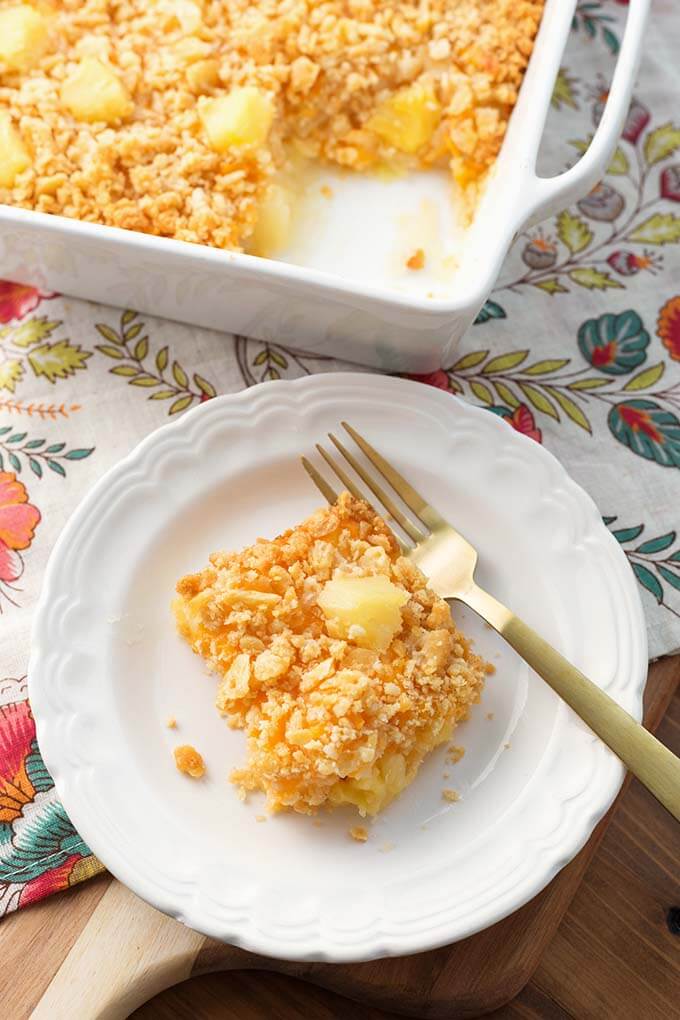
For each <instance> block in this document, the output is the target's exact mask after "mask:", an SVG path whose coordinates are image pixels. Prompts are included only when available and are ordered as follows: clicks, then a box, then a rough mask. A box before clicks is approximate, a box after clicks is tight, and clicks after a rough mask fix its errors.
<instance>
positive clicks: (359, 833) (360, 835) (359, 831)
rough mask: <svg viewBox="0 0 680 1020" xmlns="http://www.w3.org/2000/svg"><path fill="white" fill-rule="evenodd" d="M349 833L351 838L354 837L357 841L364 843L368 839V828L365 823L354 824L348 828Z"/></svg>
mask: <svg viewBox="0 0 680 1020" xmlns="http://www.w3.org/2000/svg"><path fill="white" fill-rule="evenodd" d="M349 834H350V836H351V837H352V839H355V840H356V841H357V843H365V842H366V840H367V839H368V829H367V828H366V826H365V825H355V826H353V827H352V828H351V829H350V830H349Z"/></svg>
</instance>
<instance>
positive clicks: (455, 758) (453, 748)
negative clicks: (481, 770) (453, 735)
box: [446, 744, 465, 765]
mask: <svg viewBox="0 0 680 1020" xmlns="http://www.w3.org/2000/svg"><path fill="white" fill-rule="evenodd" d="M464 754H465V748H464V747H458V746H457V745H456V744H449V748H448V750H447V752H446V760H447V762H448V763H449V765H457V764H458V762H459V761H460V760H461V758H462V757H463V755H464Z"/></svg>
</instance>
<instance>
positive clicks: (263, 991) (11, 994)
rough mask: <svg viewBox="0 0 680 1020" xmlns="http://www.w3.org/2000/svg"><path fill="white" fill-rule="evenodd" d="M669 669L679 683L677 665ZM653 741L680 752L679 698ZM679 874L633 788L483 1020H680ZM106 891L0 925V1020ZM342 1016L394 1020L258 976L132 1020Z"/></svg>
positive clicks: (658, 826) (97, 889) (23, 1001)
mask: <svg viewBox="0 0 680 1020" xmlns="http://www.w3.org/2000/svg"><path fill="white" fill-rule="evenodd" d="M675 663H676V666H677V670H678V674H679V675H680V657H679V658H677V659H676V660H675ZM665 668H668V664H667V663H666V664H665ZM657 734H658V736H659V737H660V739H661V740H662V741H663V742H664V743H665V744H667V745H668V746H669V747H671V748H672V749H673V750H674V751H675V753H676V754H677V753H680V688H678V690H676V694H675V697H674V698H673V701H672V702H671V704H670V706H669V709H668V711H667V713H666V716H665V718H664V719H663V721H662V723H661V725H660V726H659V728H658V731H657ZM679 864H680V830H679V829H678V825H677V823H675V822H674V821H673V819H672V818H671V817H670V815H668V814H667V813H666V812H665V811H664V809H663V808H661V807H660V806H659V805H658V804H657V803H656V801H655V800H654V799H653V798H652V797H651V796H650V795H649V794H648V793H647V792H646V791H645V790H644V789H643V788H642V787H641V786H640V784H639V783H637V782H636V781H633V782H632V783H631V785H630V786H629V788H628V789H627V791H626V792H625V793H624V794H623V796H622V798H621V800H620V803H619V806H618V808H617V810H616V813H615V815H614V818H613V821H612V822H611V824H610V826H609V828H608V829H607V832H606V834H605V836H604V839H603V840H602V843H601V844H600V846H599V848H598V850H597V852H596V855H595V857H594V858H593V860H592V862H591V864H590V866H589V868H588V871H587V873H586V876H585V879H584V880H583V882H582V884H581V887H580V889H579V891H578V893H577V894H576V897H575V898H574V900H573V902H572V904H571V906H570V908H569V910H568V911H567V913H566V915H565V917H564V919H563V921H562V924H561V926H560V928H559V929H558V931H557V935H556V936H555V938H554V939H553V941H552V942H551V943H550V945H549V947H548V949H547V951H546V952H545V954H544V957H543V959H542V961H541V963H540V965H539V967H538V969H537V970H536V971H535V973H534V975H533V978H532V979H531V981H530V982H529V984H528V985H527V986H526V987H525V988H524V990H523V991H522V992H521V993H520V995H519V996H518V997H517V998H516V999H515V1000H514V1001H513V1002H512V1003H510V1004H509V1005H508V1006H506V1007H504V1008H503V1009H501V1010H499V1011H497V1012H495V1013H494V1014H492V1016H493V1018H494V1020H520V1018H524V1020H539V1018H540V1020H569V1018H575V1020H590V1018H593V1020H595V1018H597V1020H609V1018H612V1020H614V1018H616V1020H628V1018H630V1020H656V1018H664V1020H674V1018H678V1020H680V867H679ZM108 881H109V879H108V877H107V876H101V877H100V878H97V879H94V880H92V881H90V882H86V883H84V884H83V885H82V886H79V887H76V888H74V889H73V890H70V891H69V892H67V893H64V894H62V895H57V896H53V897H51V898H50V899H48V900H45V901H43V902H42V903H38V904H36V905H35V906H33V907H30V908H28V909H26V910H23V911H20V912H19V913H17V914H15V915H13V916H10V917H8V918H5V919H4V920H3V921H2V922H1V923H0V958H2V962H3V967H2V971H0V1017H1V1018H2V1020H27V1018H28V1017H29V1016H30V1012H31V1004H32V1003H33V1002H35V1001H37V997H39V995H40V994H41V991H42V989H44V987H45V986H46V985H47V983H48V982H49V980H50V978H51V976H52V973H53V972H54V970H55V967H56V963H55V958H56V957H58V958H59V959H60V958H61V955H62V954H63V953H64V951H65V947H66V948H68V947H70V945H72V944H73V942H74V941H75V939H76V937H77V935H78V933H79V931H80V927H81V924H82V920H81V919H82V916H83V914H86V915H88V914H89V913H90V910H91V909H92V903H93V902H94V901H95V900H97V899H98V898H99V897H100V896H101V895H102V890H103V888H104V887H105V885H106V883H108ZM66 897H68V899H69V903H68V908H67V904H66ZM350 1017H351V1018H352V1020H396V1017H395V1014H390V1013H386V1012H383V1011H381V1010H377V1009H371V1008H367V1007H363V1006H357V1005H356V1004H350V1003H349V1002H348V1000H346V999H343V998H341V997H340V996H338V995H336V994H334V993H332V992H329V991H326V990H324V989H320V988H316V987H314V986H311V985H307V984H303V983H302V982H299V981H295V980H293V979H291V978H287V977H283V976H280V975H275V974H269V973H266V974H265V973H262V972H257V971H252V972H242V973H233V972H232V973H224V974H211V975H207V976H205V977H199V978H193V979H192V980H190V981H187V982H185V983H184V984H183V985H179V986H177V987H175V988H172V989H168V990H167V991H166V992H164V993H162V994H161V995H159V996H157V997H156V998H155V999H153V1000H152V1001H151V1002H149V1003H147V1004H146V1005H145V1006H143V1007H142V1008H141V1009H138V1010H137V1011H136V1013H135V1014H134V1018H135V1020H185V1018H186V1020H299V1018H305V1020H331V1018H333V1020H345V1018H350ZM73 1020H90V1018H84V1017H74V1018H73ZM452 1020H455V1018H453V1017H452Z"/></svg>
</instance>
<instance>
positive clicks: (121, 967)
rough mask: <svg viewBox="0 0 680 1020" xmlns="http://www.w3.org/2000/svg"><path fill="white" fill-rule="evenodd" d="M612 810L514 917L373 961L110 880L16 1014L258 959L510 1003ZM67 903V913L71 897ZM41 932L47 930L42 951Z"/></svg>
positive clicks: (339, 984) (668, 667) (652, 692)
mask: <svg viewBox="0 0 680 1020" xmlns="http://www.w3.org/2000/svg"><path fill="white" fill-rule="evenodd" d="M679 674H680V668H679V660H678V659H677V658H675V659H669V660H665V661H664V662H661V663H657V664H656V665H655V666H653V667H652V669H651V670H650V676H649V682H648V685H647V691H646V695H645V724H646V725H647V727H648V728H650V729H655V728H656V726H657V725H658V723H659V721H660V719H661V718H662V716H663V713H664V711H665V709H666V706H667V705H668V703H669V701H670V699H671V697H672V695H673V692H674V690H675V687H676V685H677V683H678V678H679ZM612 810H615V808H614V809H612ZM611 814H612V812H610V814H609V815H608V816H607V817H606V818H605V819H603V821H602V822H601V823H600V825H599V826H598V828H597V829H596V831H595V833H594V834H593V836H592V837H591V839H590V841H589V842H588V844H587V845H586V847H584V849H583V850H582V851H581V853H580V854H579V855H578V856H577V857H576V858H575V860H574V861H572V863H571V864H569V865H568V866H567V867H566V868H565V869H564V870H563V871H562V872H561V873H560V874H559V875H558V876H557V878H556V879H555V880H554V881H553V882H552V884H551V885H550V886H548V888H547V889H545V890H544V891H543V892H542V893H541V894H540V895H539V896H537V897H536V898H535V899H534V900H532V901H531V902H530V903H528V904H526V905H525V906H524V907H523V908H522V909H521V910H519V911H517V912H516V913H515V914H513V915H511V916H510V917H508V918H506V919H505V920H504V921H501V922H499V923H498V924H496V925H494V926H493V927H492V928H489V929H487V930H486V931H484V932H481V933H479V934H478V935H475V936H473V937H471V938H469V939H466V940H464V941H463V942H459V943H457V944H455V945H453V946H447V947H444V948H442V949H438V950H434V951H432V952H428V953H422V954H419V955H417V956H411V957H404V958H398V959H394V958H393V959H388V960H378V961H374V962H372V963H365V964H352V965H332V964H304V963H286V962H284V961H277V960H270V959H267V958H264V957H258V956H255V955H253V954H251V953H247V952H244V951H243V950H239V949H235V948H233V947H231V946H226V945H223V944H221V943H218V942H215V941H213V940H211V939H206V938H204V937H203V936H201V935H198V934H197V933H195V932H192V931H190V930H189V929H187V928H185V927H183V926H182V925H180V924H178V923H177V922H176V921H174V920H172V919H170V918H168V917H166V916H165V915H163V914H160V913H159V912H158V911H156V910H154V909H153V908H152V907H149V906H147V905H146V904H145V903H143V902H142V901H141V900H139V899H137V898H136V897H135V896H134V895H133V894H132V893H130V892H129V891H128V890H127V889H126V888H125V887H124V886H122V885H121V884H120V883H119V882H116V881H113V880H111V881H109V884H108V885H107V886H100V888H101V894H100V895H93V896H92V898H91V901H90V904H89V907H88V909H87V912H86V913H84V914H82V916H81V918H80V926H79V929H78V930H79V934H78V935H77V937H76V938H75V941H73V940H72V939H69V940H68V942H67V944H65V945H64V946H63V952H61V953H59V954H57V956H56V957H55V956H54V953H52V955H51V956H50V961H51V963H50V966H49V967H48V968H47V971H48V972H47V973H46V968H45V955H44V954H43V955H42V959H41V966H40V968H36V979H35V980H34V981H32V982H31V983H30V984H31V1000H32V1001H31V1002H30V1004H29V1003H27V1002H26V1001H25V1000H24V1002H22V1003H19V1002H16V1000H15V1005H16V1006H17V1007H18V1008H17V1009H16V1010H14V1008H13V1005H12V1002H11V999H12V995H11V993H10V996H9V999H8V998H6V997H5V996H4V995H3V1000H4V1006H5V1008H6V1009H9V1013H8V1014H5V1015H7V1016H8V1017H11V1018H12V1020H15V1018H19V1017H21V1020H23V1018H24V1017H28V1016H29V1015H30V1016H32V1017H33V1018H34V1020H72V1018H76V1017H77V1020H94V1018H97V1020H119V1018H123V1017H126V1016H128V1015H129V1014H130V1013H131V1012H132V1011H133V1010H134V1009H135V1008H136V1007H137V1006H139V1005H141V1004H142V1003H143V1002H145V1001H146V1000H147V999H149V998H150V997H151V996H153V995H155V994H157V993H158V992H159V991H161V990H162V989H164V988H167V987H168V986H170V985H172V984H175V983H177V982H179V981H182V980H184V979H186V978H188V977H190V976H193V975H196V974H203V973H207V972H211V971H222V970H235V969H253V968H257V969H260V970H274V971H279V972H281V973H284V974H290V975H293V976H295V977H298V978H301V979H303V980H306V981H311V982H314V983H316V984H319V985H323V986H325V987H328V988H332V989H334V990H336V991H338V992H340V993H342V994H343V995H345V996H347V997H348V998H351V999H354V1000H357V1001H360V1002H365V1003H370V1004H372V1005H376V1006H381V1007H383V1008H385V1009H390V1010H393V1011H395V1012H400V1013H405V1014H408V1015H412V1016H419V1017H428V1018H429V1017H447V1018H448V1020H452V1018H466V1017H475V1016H480V1015H482V1014H483V1013H486V1012H489V1011H490V1010H492V1009H495V1008H498V1007H499V1006H502V1005H504V1004H505V1003H507V1002H509V1001H510V1000H511V999H512V998H514V996H515V995H516V994H517V993H518V992H519V991H520V990H521V989H522V988H523V987H524V985H525V984H526V982H527V981H528V980H529V978H530V977H531V975H532V973H533V971H534V969H535V968H536V966H537V965H538V962H539V960H540V958H541V956H542V954H543V950H544V949H545V947H546V946H547V944H548V943H549V942H550V940H551V939H552V937H553V935H554V934H555V932H556V930H557V927H558V925H559V923H560V921H561V919H562V916H563V914H564V912H565V910H566V908H567V906H568V905H569V903H570V901H571V899H572V897H573V896H574V893H575V892H576V889H577V888H578V886H579V883H580V881H581V878H582V876H583V874H584V872H585V869H586V867H587V865H588V862H589V860H590V858H591V857H592V855H593V853H594V851H595V849H596V847H597V845H598V843H599V841H600V839H601V838H602V836H603V834H604V831H605V828H606V825H607V823H608V821H609V819H610V818H611ZM62 903H63V910H64V911H68V909H69V905H68V899H67V898H66V897H64V898H63V901H62ZM38 909H39V908H38ZM17 920H21V919H20V918H17ZM11 921H12V919H8V922H6V923H9V924H10V925H11ZM37 934H38V933H37V932H36V935H37ZM40 941H42V940H40V939H39V936H38V938H36V946H35V948H36V949H38V948H39V945H40ZM69 943H70V945H69ZM48 955H49V954H48ZM21 963H22V966H25V967H27V968H29V969H30V968H31V966H33V965H34V963H33V961H32V960H31V959H25V960H22V961H21ZM22 984H23V986H24V988H26V983H24V982H22ZM15 987H16V986H15ZM33 1006H35V1008H34V1010H33V1012H32V1013H31V1007H33Z"/></svg>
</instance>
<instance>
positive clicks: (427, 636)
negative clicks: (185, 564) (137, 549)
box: [174, 493, 485, 813]
mask: <svg viewBox="0 0 680 1020" xmlns="http://www.w3.org/2000/svg"><path fill="white" fill-rule="evenodd" d="M210 559H211V566H210V567H208V568H207V569H206V570H205V571H203V572H202V573H201V574H196V575H191V577H190V578H189V579H187V578H184V579H182V580H181V581H180V582H179V584H178V586H177V588H178V592H179V596H180V597H179V598H178V599H177V600H176V602H175V605H174V609H175V614H176V618H177V623H178V627H179V630H180V633H181V634H182V635H183V636H184V637H185V638H186V640H187V641H188V642H189V643H190V645H191V647H192V648H193V650H194V651H195V652H197V653H198V654H200V655H202V656H203V657H204V658H205V660H206V661H207V663H208V665H209V667H210V669H211V670H212V671H213V672H215V673H216V674H217V675H218V676H219V677H220V678H221V680H220V685H219V689H218V694H217V706H218V708H219V710H220V711H221V712H222V713H223V714H224V715H225V717H226V719H227V721H228V722H229V724H230V725H231V726H233V727H237V728H243V729H245V730H246V733H247V735H248V763H247V765H246V767H245V768H243V769H239V770H237V771H236V773H235V774H234V776H233V779H234V781H235V782H236V783H237V784H240V785H241V786H243V787H244V788H245V789H260V790H264V791H265V792H266V794H267V797H268V804H269V807H270V808H272V809H274V810H277V809H280V808H283V807H292V808H294V809H295V810H297V811H303V812H307V813H312V812H314V811H315V810H316V809H317V808H318V807H319V806H320V805H322V804H326V805H332V804H334V803H341V802H344V801H349V802H351V803H354V804H356V805H357V806H358V807H359V808H360V810H361V811H362V812H368V813H373V812H374V811H375V810H378V809H379V808H380V807H382V806H383V805H384V803H386V802H387V800H389V799H390V798H391V796H394V795H395V794H396V793H398V792H399V791H400V789H402V788H403V786H405V785H406V784H407V783H408V782H410V780H411V779H412V778H413V776H414V775H415V773H416V771H417V769H418V766H419V764H420V762H421V760H422V758H423V756H424V755H425V754H426V753H428V752H429V751H430V750H431V749H432V747H434V746H436V745H437V744H439V743H441V742H442V741H444V740H447V739H448V738H449V736H450V734H451V731H452V729H453V727H454V726H455V723H456V722H457V721H458V720H459V719H462V718H465V716H466V715H467V712H468V707H469V705H470V704H471V703H472V702H474V701H477V700H479V695H480V692H481V689H482V685H483V680H484V670H485V663H484V662H483V660H482V659H480V658H479V657H478V656H476V655H474V654H473V653H472V652H471V650H470V647H469V644H468V642H467V641H466V640H465V638H464V637H463V636H462V635H461V634H460V633H459V632H458V630H457V629H456V627H455V625H454V623H453V620H452V618H451V613H450V611H449V608H448V606H447V605H446V603H445V602H443V601H442V600H441V599H439V598H438V597H437V596H436V595H434V594H433V593H432V592H431V591H430V590H429V589H428V587H427V584H426V581H425V578H424V577H423V575H422V574H421V573H420V571H419V570H418V569H417V568H416V567H415V566H414V564H413V563H411V562H410V560H408V559H406V558H405V557H402V556H401V555H400V552H399V548H398V546H397V543H396V541H395V539H394V537H393V535H392V533H391V531H390V530H389V528H388V527H387V525H386V524H385V522H384V521H383V520H382V519H381V518H379V517H378V516H376V514H375V513H374V512H373V511H372V510H371V508H370V507H369V506H368V505H367V504H366V503H363V502H361V501H359V500H356V499H354V498H353V497H352V496H350V495H349V494H348V493H343V494H341V496H340V497H339V499H338V502H337V503H336V504H335V506H333V507H327V508H324V509H322V510H318V511H317V512H316V513H314V514H312V516H311V517H309V518H308V519H307V520H306V521H304V522H303V523H302V524H300V525H299V526H298V527H297V528H292V529H291V530H289V531H286V532H285V533H284V534H283V535H281V536H280V537H279V538H277V539H274V540H273V541H263V540H260V541H259V542H257V543H255V545H252V546H250V547H249V548H247V549H244V550H243V552H241V553H238V554H228V553H215V554H213V555H212V556H211V557H210ZM347 575H352V576H372V575H385V576H387V577H388V578H389V579H390V580H391V581H392V582H393V583H394V584H396V585H398V586H400V587H401V588H402V589H403V590H404V591H405V592H406V593H407V594H408V595H409V599H408V602H407V603H406V604H405V606H404V608H403V609H402V611H401V612H402V626H401V630H400V631H399V632H398V633H397V634H396V636H395V637H394V638H393V640H392V641H391V643H390V645H389V646H388V647H387V648H386V649H385V651H381V652H377V651H374V650H370V649H366V648H359V647H357V646H356V645H355V644H353V643H352V642H351V641H344V640H338V639H335V638H333V637H331V636H330V635H329V633H328V630H327V627H326V619H325V617H324V614H323V612H322V611H321V609H320V607H319V606H318V604H317V599H318V596H319V593H320V592H321V590H322V588H323V586H324V584H325V583H326V582H327V581H328V580H330V579H331V578H334V577H338V576H347ZM196 579H198V581H197V580H196ZM187 581H188V582H189V583H187Z"/></svg>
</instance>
